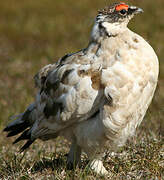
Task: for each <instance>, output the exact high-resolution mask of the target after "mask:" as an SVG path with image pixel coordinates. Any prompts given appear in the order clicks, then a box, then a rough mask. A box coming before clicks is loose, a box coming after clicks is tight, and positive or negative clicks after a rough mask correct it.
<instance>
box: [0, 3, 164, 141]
mask: <svg viewBox="0 0 164 180" xmlns="http://www.w3.org/2000/svg"><path fill="white" fill-rule="evenodd" d="M113 2H115V1H112V0H94V1H91V0H81V1H75V0H60V1H59V0H56V1H55V0H35V1H34V0H21V1H18V0H5V1H1V3H0V127H1V129H2V128H3V127H4V126H5V125H6V124H7V123H8V122H9V117H10V116H11V115H14V114H18V113H20V112H22V111H24V109H25V107H26V106H27V105H28V104H29V103H31V102H32V101H33V99H34V96H35V93H36V90H35V88H34V81H33V76H34V75H35V73H36V72H38V70H39V69H40V68H41V67H43V66H45V65H46V64H49V63H54V62H55V61H56V60H58V59H59V58H60V57H62V56H63V55H65V54H67V53H71V52H76V51H78V50H79V49H81V48H84V47H86V46H87V44H88V41H89V36H90V31H91V28H92V25H93V22H94V18H95V16H96V14H97V10H98V9H100V8H103V7H104V6H106V5H109V4H111V3H113ZM126 2H128V3H129V4H133V5H136V6H139V7H141V8H143V9H144V13H143V14H141V15H138V16H136V17H135V18H134V19H133V20H132V21H131V22H130V24H129V28H130V29H132V30H133V31H135V32H137V33H138V34H140V35H141V36H142V37H144V38H145V39H146V40H147V41H148V42H149V43H150V44H151V45H152V47H153V48H154V50H155V51H156V53H157V55H158V57H159V61H160V76H159V82H158V88H157V90H156V93H155V98H154V99H153V102H152V104H151V106H150V108H149V111H148V113H147V115H146V117H145V119H144V121H143V123H142V125H141V127H140V128H139V129H138V136H139V138H140V137H142V136H148V135H150V136H153V137H155V138H157V139H158V138H159V137H163V135H164V1H163V0H156V1H154V0H133V1H132V0H131V1H130V0H129V1H127V0H126ZM4 137H5V136H4V134H3V135H1V137H0V141H1V142H2V141H3V139H4ZM1 139H2V140H1ZM10 143H11V142H10ZM0 144H1V143H0Z"/></svg>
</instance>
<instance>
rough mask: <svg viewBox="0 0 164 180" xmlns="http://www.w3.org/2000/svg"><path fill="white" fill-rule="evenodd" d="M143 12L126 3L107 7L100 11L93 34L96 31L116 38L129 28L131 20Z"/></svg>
mask: <svg viewBox="0 0 164 180" xmlns="http://www.w3.org/2000/svg"><path fill="white" fill-rule="evenodd" d="M141 12H143V10H142V9H141V8H139V7H136V6H130V5H127V4H125V3H124V2H121V3H115V4H113V5H111V6H107V7H105V8H104V9H101V10H99V11H98V15H97V17H96V22H95V27H94V28H95V29H94V28H93V32H92V33H94V30H96V32H95V33H97V32H98V31H100V33H105V34H106V35H108V36H112V35H113V36H114V35H116V34H117V33H120V32H121V31H123V30H124V29H125V28H127V24H128V22H129V20H130V19H132V18H133V17H134V15H136V14H138V13H141ZM103 31H105V32H103ZM119 31H120V32H119ZM102 35H104V34H102Z"/></svg>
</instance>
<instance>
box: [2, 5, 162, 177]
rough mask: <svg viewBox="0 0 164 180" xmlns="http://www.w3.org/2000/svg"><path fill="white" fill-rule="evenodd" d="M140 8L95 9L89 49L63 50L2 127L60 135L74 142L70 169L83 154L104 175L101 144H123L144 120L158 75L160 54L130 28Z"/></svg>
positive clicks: (30, 138)
mask: <svg viewBox="0 0 164 180" xmlns="http://www.w3.org/2000/svg"><path fill="white" fill-rule="evenodd" d="M141 12H143V10H142V9H141V8H138V7H135V6H129V5H127V4H125V3H115V4H113V5H111V6H108V7H106V8H104V9H102V10H100V11H99V12H98V15H97V17H96V20H95V23H94V26H93V29H92V33H91V38H90V42H89V45H88V47H87V48H85V49H82V50H80V51H79V52H77V53H73V54H67V55H65V56H64V57H62V58H61V59H59V61H57V63H55V64H49V65H47V66H45V67H43V68H42V69H41V70H40V71H39V72H38V73H37V74H36V76H35V84H36V86H37V88H38V93H37V95H36V99H35V101H34V103H32V104H31V105H29V107H28V108H27V109H26V110H25V112H24V113H22V114H20V115H18V116H17V118H16V119H15V120H14V121H13V122H11V123H10V124H9V125H8V126H7V127H6V128H5V129H4V131H8V135H7V136H8V137H9V136H14V135H17V134H19V133H21V135H20V136H19V137H18V138H17V139H16V140H15V142H14V143H17V142H18V141H20V140H27V142H26V144H25V145H24V146H23V147H22V148H21V151H23V150H25V149H26V148H28V147H29V146H30V145H31V144H32V143H33V142H34V141H35V140H36V139H42V140H48V139H52V138H56V137H58V136H64V137H65V138H67V139H68V140H69V141H71V142H72V145H71V148H70V152H69V155H68V159H67V164H68V167H69V168H70V167H72V166H73V165H77V164H79V163H80V156H81V150H83V151H84V152H86V153H87V155H88V157H89V159H90V167H91V169H92V170H93V171H94V172H96V173H98V174H107V170H106V169H105V167H104V166H103V163H102V161H101V157H102V153H103V151H104V147H108V148H109V149H111V151H114V150H116V149H117V147H119V146H122V145H124V144H125V142H126V140H127V139H128V138H129V137H131V136H133V134H134V132H135V130H136V128H137V126H138V125H139V124H140V123H141V121H142V120H143V117H144V115H145V113H146V110H147V109H148V106H149V104H150V102H151V100H152V97H153V95H154V91H155V89H156V85H157V79H158V71H159V67H158V58H157V56H156V54H155V52H154V50H153V49H152V47H151V46H150V45H149V44H148V43H147V42H146V41H145V40H144V39H143V38H142V37H141V36H139V35H137V34H136V33H134V32H132V31H131V30H129V29H128V27H127V25H128V22H129V20H131V19H132V18H133V16H134V15H136V14H138V13H141Z"/></svg>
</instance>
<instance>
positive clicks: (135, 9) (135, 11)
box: [128, 6, 144, 14]
mask: <svg viewBox="0 0 164 180" xmlns="http://www.w3.org/2000/svg"><path fill="white" fill-rule="evenodd" d="M128 12H129V14H138V13H143V12H144V11H143V9H141V8H138V7H136V6H130V7H129V8H128Z"/></svg>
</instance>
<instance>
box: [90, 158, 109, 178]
mask: <svg viewBox="0 0 164 180" xmlns="http://www.w3.org/2000/svg"><path fill="white" fill-rule="evenodd" d="M90 168H91V170H92V171H94V172H95V173H96V174H99V175H107V174H108V171H107V170H106V169H105V167H104V166H103V163H102V161H101V160H100V159H93V160H92V161H91V162H90Z"/></svg>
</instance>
